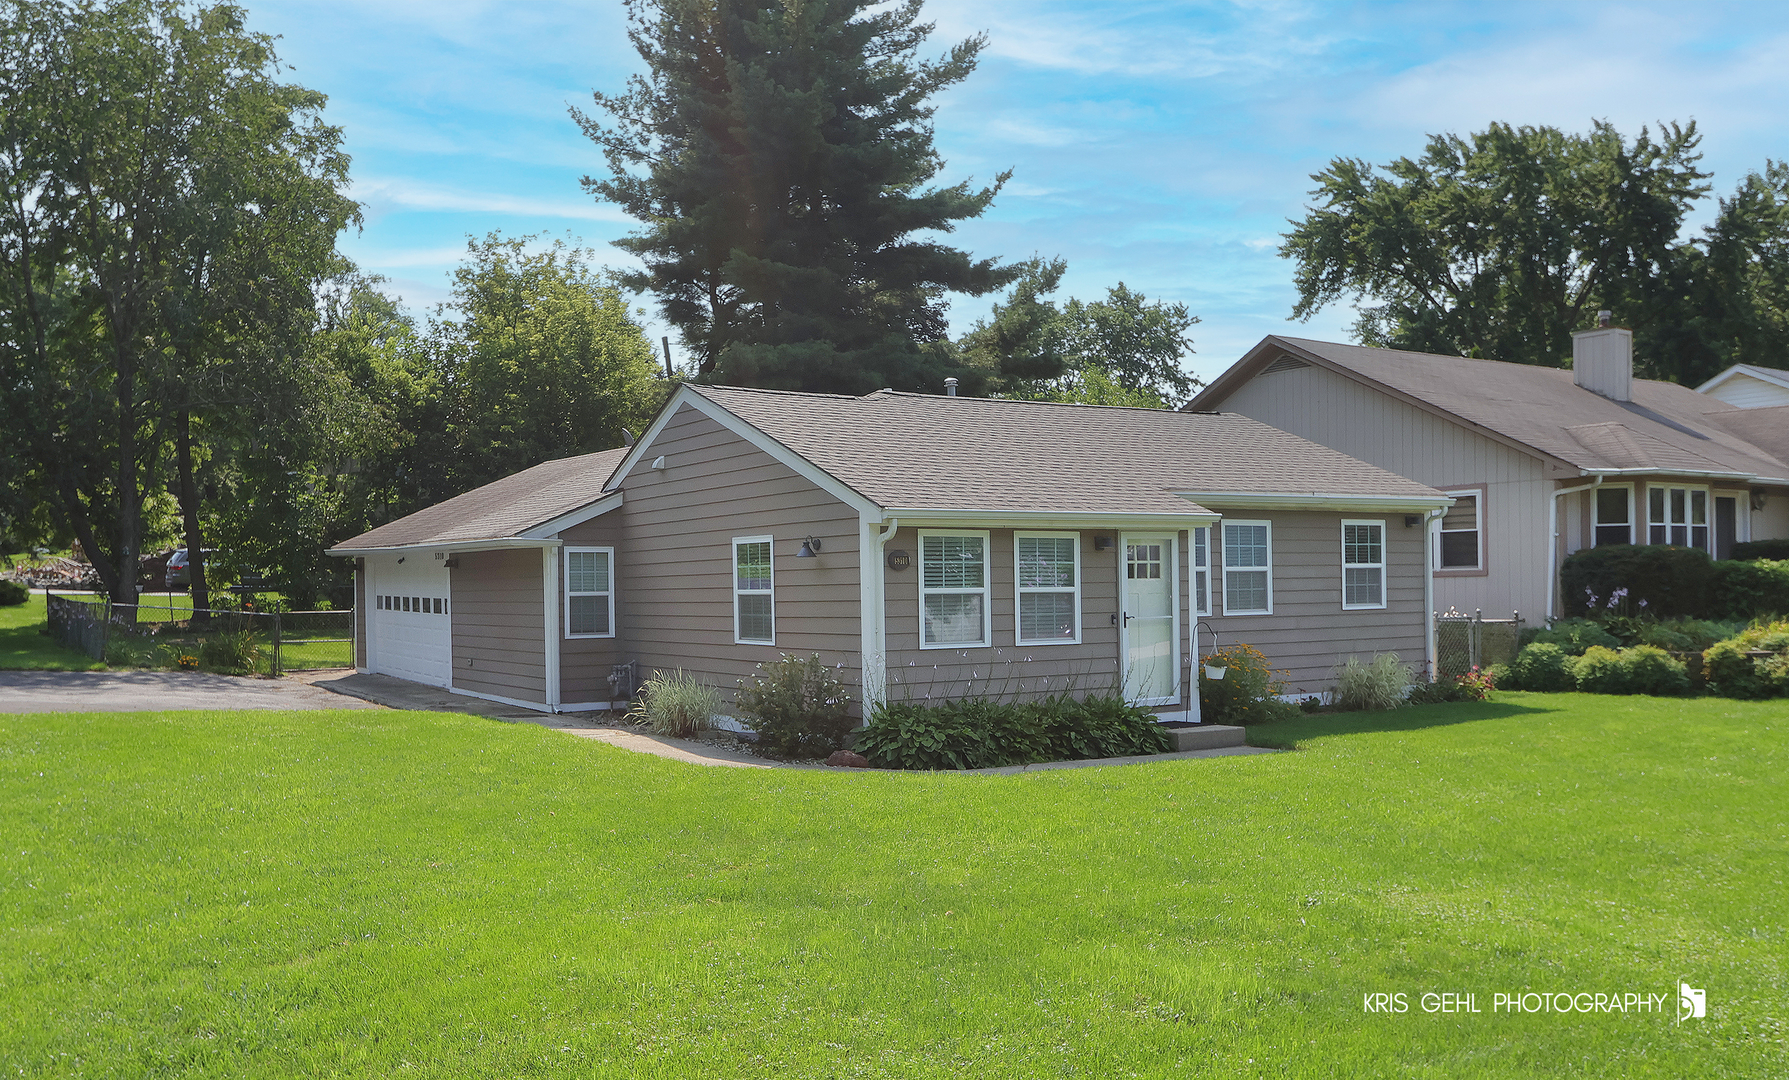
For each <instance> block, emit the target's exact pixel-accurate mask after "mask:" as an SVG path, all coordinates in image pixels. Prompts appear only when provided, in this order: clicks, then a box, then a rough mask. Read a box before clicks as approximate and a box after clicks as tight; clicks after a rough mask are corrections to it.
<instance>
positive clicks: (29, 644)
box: [0, 593, 105, 671]
mask: <svg viewBox="0 0 1789 1080" xmlns="http://www.w3.org/2000/svg"><path fill="white" fill-rule="evenodd" d="M44 619H45V615H44V599H43V594H42V593H32V594H31V596H30V598H29V599H27V600H26V601H25V602H24V603H23V604H14V605H12V606H10V607H0V670H19V669H29V670H36V671H101V670H103V669H104V668H105V665H104V664H102V663H100V662H98V661H97V660H89V659H87V654H86V653H82V652H77V651H75V650H74V649H65V648H63V647H62V646H61V645H58V644H56V643H55V642H54V641H51V640H50V639H49V638H47V637H45V636H44V635H43V633H42V630H43V627H44Z"/></svg>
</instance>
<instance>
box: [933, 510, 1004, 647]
mask: <svg viewBox="0 0 1789 1080" xmlns="http://www.w3.org/2000/svg"><path fill="white" fill-rule="evenodd" d="M988 616H989V613H988V534H987V533H985V532H981V533H947V532H922V533H920V534H919V647H920V648H922V649H955V648H961V647H962V646H965V645H986V644H988V643H989V639H990V636H991V631H990V628H989V617H988Z"/></svg>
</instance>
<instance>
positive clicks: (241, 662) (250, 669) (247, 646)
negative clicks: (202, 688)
mask: <svg viewBox="0 0 1789 1080" xmlns="http://www.w3.org/2000/svg"><path fill="white" fill-rule="evenodd" d="M260 661H261V639H260V638H258V637H256V636H255V632H254V631H253V630H219V631H218V632H216V633H214V634H211V635H210V636H208V637H207V638H205V640H204V641H202V642H200V643H199V666H200V667H202V668H204V669H205V670H206V671H216V672H221V673H222V674H225V675H252V674H254V672H255V667H256V665H258V664H259V663H260Z"/></svg>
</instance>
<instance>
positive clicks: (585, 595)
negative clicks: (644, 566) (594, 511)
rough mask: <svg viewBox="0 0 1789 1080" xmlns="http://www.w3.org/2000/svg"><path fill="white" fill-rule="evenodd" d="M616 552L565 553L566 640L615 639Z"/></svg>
mask: <svg viewBox="0 0 1789 1080" xmlns="http://www.w3.org/2000/svg"><path fill="white" fill-rule="evenodd" d="M614 571H615V549H614V548H606V547H603V548H575V547H568V548H566V549H565V636H566V637H568V638H586V637H614V636H615V573H614Z"/></svg>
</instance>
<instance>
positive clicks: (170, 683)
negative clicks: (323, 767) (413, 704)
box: [0, 671, 377, 713]
mask: <svg viewBox="0 0 1789 1080" xmlns="http://www.w3.org/2000/svg"><path fill="white" fill-rule="evenodd" d="M376 707H377V706H375V705H372V704H370V703H367V702H363V701H355V700H353V699H352V698H343V697H341V696H340V695H337V694H331V693H329V692H328V691H326V690H320V689H318V688H317V687H315V686H310V685H308V684H306V683H304V682H301V681H298V680H295V679H259V678H254V677H244V676H236V675H212V674H210V673H208V672H203V671H0V713H38V712H166V711H171V710H176V709H258V710H268V709H372V708H376Z"/></svg>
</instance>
